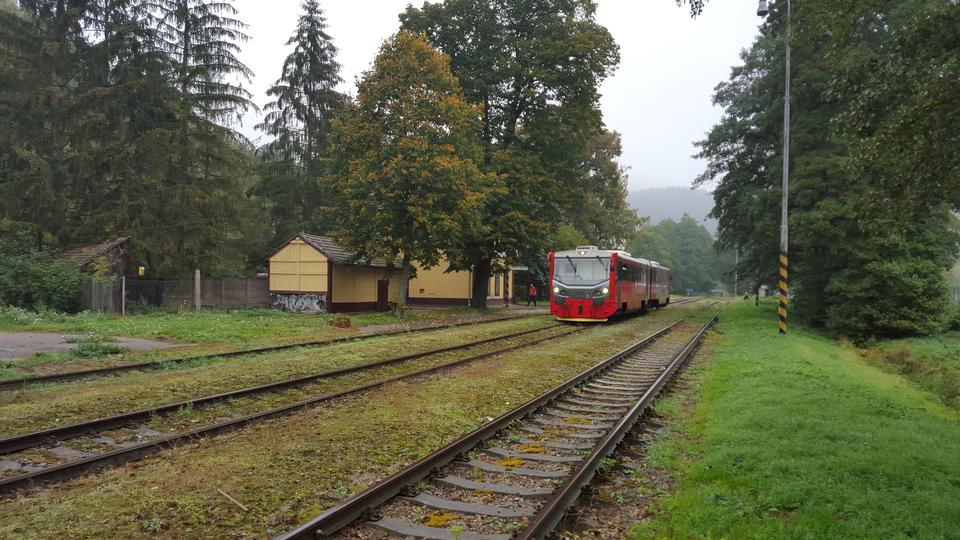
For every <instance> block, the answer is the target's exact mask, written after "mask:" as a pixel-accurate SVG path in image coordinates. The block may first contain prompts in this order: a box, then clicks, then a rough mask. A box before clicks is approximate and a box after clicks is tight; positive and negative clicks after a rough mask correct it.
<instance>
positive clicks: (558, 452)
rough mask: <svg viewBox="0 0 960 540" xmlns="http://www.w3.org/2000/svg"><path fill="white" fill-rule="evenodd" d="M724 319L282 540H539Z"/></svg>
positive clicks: (543, 404)
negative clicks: (339, 539) (379, 538)
mask: <svg viewBox="0 0 960 540" xmlns="http://www.w3.org/2000/svg"><path fill="white" fill-rule="evenodd" d="M717 321H718V316H717V315H715V316H714V317H712V318H711V319H710V321H708V322H707V323H706V324H704V325H703V326H701V327H699V328H697V327H692V326H691V325H687V324H684V323H683V322H682V321H679V322H677V323H674V324H672V325H669V326H667V327H664V328H661V329H660V330H658V331H657V332H655V333H653V334H652V335H650V336H648V337H647V338H645V339H643V340H641V341H639V342H637V343H634V344H633V345H631V346H630V347H628V348H627V349H625V350H624V351H622V352H620V353H618V354H616V355H614V356H612V357H610V358H608V359H606V360H604V361H603V362H600V363H599V364H597V365H596V366H594V367H592V368H590V369H588V370H586V371H584V372H583V373H581V374H580V375H578V376H576V377H574V378H572V379H570V380H569V381H567V382H565V383H563V384H561V385H559V386H557V387H556V388H554V389H552V390H550V391H548V392H546V393H545V394H543V395H541V396H540V397H538V398H535V399H533V400H531V401H529V402H527V403H525V404H523V405H521V406H519V407H517V408H515V409H514V410H512V411H510V412H508V413H506V414H504V415H502V416H500V417H499V418H497V419H495V420H493V421H492V422H490V423H488V424H486V425H484V426H482V427H480V428H478V429H477V430H475V431H473V432H471V433H469V434H467V435H464V436H463V437H461V438H459V439H457V440H456V441H454V442H452V443H451V444H450V445H448V446H446V447H444V448H442V449H440V450H438V451H436V452H434V453H432V454H430V455H429V456H426V457H424V458H423V459H421V460H419V461H417V462H415V463H413V464H411V465H409V466H407V467H406V468H404V469H402V470H401V471H400V472H398V473H397V474H395V475H393V476H391V477H389V478H386V479H384V480H382V481H381V482H379V483H377V484H375V485H374V486H372V487H370V488H369V489H367V490H365V491H364V492H362V493H359V494H357V495H354V496H353V497H350V498H348V499H347V500H345V501H344V502H342V503H341V504H339V505H337V506H335V507H333V508H331V509H329V510H327V511H325V512H323V513H322V514H320V515H319V516H316V517H315V518H313V519H311V520H309V521H308V522H306V523H304V524H302V525H301V526H299V527H297V528H296V529H294V530H291V531H289V532H287V533H285V534H283V535H281V536H279V537H278V539H279V540H293V539H308V538H309V539H313V538H321V537H326V536H331V535H334V534H336V533H337V532H338V531H341V530H342V529H343V528H345V527H347V526H349V525H351V524H352V523H354V522H355V521H357V520H360V521H362V524H360V525H356V527H357V529H351V530H350V537H364V536H367V535H366V534H365V531H364V530H363V529H364V528H366V527H374V528H377V529H380V530H381V531H386V532H388V533H390V534H391V535H395V536H400V537H416V538H437V539H450V538H459V539H461V540H479V539H495V540H503V539H507V538H542V537H544V536H546V535H547V534H549V533H550V532H551V531H552V530H553V529H554V527H555V526H556V525H557V524H558V523H559V522H560V520H561V519H562V518H563V516H564V514H565V513H566V511H567V510H568V509H569V508H571V507H572V506H573V505H574V503H575V501H576V499H577V497H578V496H579V495H580V493H581V491H582V490H583V489H584V488H585V487H586V486H588V485H589V483H590V481H591V479H592V478H593V477H594V475H595V474H597V473H598V471H600V470H602V469H603V468H604V467H605V466H607V465H606V464H605V461H604V460H605V459H606V458H607V457H608V456H609V455H610V454H611V453H612V452H613V451H614V450H615V448H616V446H617V444H619V442H620V441H621V440H622V439H623V437H624V436H625V435H626V434H627V433H628V432H629V431H630V430H631V428H632V426H633V425H634V424H635V423H636V422H637V421H638V420H639V419H640V417H641V416H642V414H643V412H644V410H645V409H646V408H647V407H648V406H649V405H650V404H651V402H652V401H653V400H654V399H655V398H656V396H657V395H658V394H659V393H660V391H661V390H662V389H663V388H664V387H665V386H666V385H667V383H668V382H669V381H670V379H671V378H672V377H673V376H674V375H675V374H676V373H677V372H678V371H679V369H680V368H681V366H682V365H683V364H684V362H686V360H687V359H688V358H689V357H690V355H691V354H692V353H693V351H694V350H695V349H696V347H697V346H698V345H699V343H700V342H701V341H702V339H703V337H704V336H705V334H706V332H707V330H708V329H709V328H710V327H711V326H712V325H713V324H715V323H716V322H717ZM380 534H382V532H381V533H380Z"/></svg>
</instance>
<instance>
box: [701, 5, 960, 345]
mask: <svg viewBox="0 0 960 540" xmlns="http://www.w3.org/2000/svg"><path fill="white" fill-rule="evenodd" d="M894 4H896V3H894ZM853 9H857V8H853ZM841 12H842V10H841V11H838V12H837V13H836V16H837V17H841V16H842V15H841ZM816 20H817V15H815V12H814V10H809V9H808V10H798V11H797V12H796V13H795V14H794V19H793V24H794V26H795V27H796V28H805V27H807V26H809V25H812V24H815V22H816ZM783 23H784V13H783V11H782V10H781V9H779V6H778V5H774V9H773V10H772V11H771V16H770V19H769V21H768V22H767V23H766V24H765V25H764V26H763V28H762V30H761V36H760V37H759V38H758V40H757V42H756V43H755V44H754V45H753V47H752V48H751V49H750V50H749V51H747V52H746V53H745V54H744V57H743V58H744V65H743V66H738V67H737V68H735V69H734V71H733V75H732V76H731V79H730V81H729V82H727V83H723V84H721V85H720V86H718V89H717V93H716V96H715V102H716V103H718V104H720V105H722V106H723V107H724V109H725V115H724V117H723V119H722V120H721V122H720V123H719V124H718V125H717V126H715V127H714V128H713V129H712V130H711V131H710V133H709V134H708V136H707V139H706V140H704V141H702V142H701V143H699V145H700V147H701V149H702V152H701V157H704V158H706V159H707V160H708V168H707V171H706V172H705V173H704V175H703V176H701V178H700V179H699V180H700V181H701V182H705V181H718V184H717V187H716V190H715V192H714V197H715V201H716V205H715V207H714V210H713V215H714V216H715V217H717V218H718V220H719V222H720V225H719V237H720V244H721V246H722V247H724V248H727V249H729V250H731V251H733V250H737V249H740V250H741V254H742V256H741V259H740V261H741V264H740V275H741V276H742V277H744V276H745V277H752V278H753V279H755V280H756V283H757V284H759V283H762V282H770V281H772V280H773V278H774V277H775V276H776V265H777V262H776V261H777V245H776V239H777V236H776V231H777V228H778V226H779V210H780V209H779V206H780V202H779V201H780V196H781V191H780V171H781V166H782V154H781V153H780V148H779V147H780V140H781V137H782V127H781V122H782V118H783V117H782V111H783V98H782V96H783V80H784V67H785V66H784V62H783V56H784V55H783V53H784V51H783V46H784V35H783V30H784V24H783ZM889 23H890V24H892V25H894V26H896V23H895V22H894V21H893V20H892V19H891V20H890V21H889ZM880 27H884V28H886V25H885V24H884V25H880ZM880 27H878V28H877V29H875V30H877V31H874V32H864V33H863V34H862V35H860V36H859V37H858V38H856V39H853V40H852V41H850V42H848V43H847V44H846V45H842V46H840V45H839V43H840V42H838V41H836V39H837V36H838V35H839V34H834V33H829V32H828V33H823V32H818V33H817V37H816V38H813V37H808V38H807V39H802V40H796V42H795V43H794V44H793V55H794V56H793V58H794V72H793V73H792V77H793V85H794V86H793V88H794V95H793V102H792V103H791V106H792V108H793V110H794V111H802V114H800V113H797V114H795V115H794V117H793V119H792V126H791V140H792V144H793V153H792V154H791V163H790V169H791V176H790V227H791V242H790V254H791V272H790V278H791V280H790V282H791V287H792V289H793V291H794V292H795V297H794V299H795V305H796V307H797V311H795V313H798V314H799V315H801V316H802V317H803V318H805V319H806V320H807V321H809V322H810V323H812V324H814V325H822V326H826V327H827V328H829V329H831V330H834V331H835V332H837V333H842V334H846V335H849V336H851V337H854V338H857V339H863V338H866V337H869V336H900V335H907V334H911V333H926V332H930V331H933V330H935V329H937V328H938V327H940V325H941V323H942V321H943V315H944V312H945V309H946V307H947V291H946V281H945V272H946V270H948V269H949V268H950V267H951V266H952V263H953V260H954V258H955V256H956V252H957V244H956V242H957V237H956V233H955V231H954V230H953V229H952V227H951V226H950V220H949V210H950V206H949V201H950V199H949V194H947V193H937V192H936V191H935V190H929V191H928V192H927V196H926V197H916V196H915V195H916V194H915V193H912V192H911V190H907V189H904V191H903V193H902V194H898V195H895V194H893V193H891V192H890V189H889V187H890V186H891V185H896V184H898V183H899V184H903V183H910V182H913V181H914V178H913V177H912V176H911V174H912V172H911V171H910V170H908V169H905V168H901V167H899V166H898V167H893V166H892V165H891V168H890V169H889V170H884V171H876V170H874V167H873V166H872V165H868V164H865V162H864V161H863V156H862V155H861V152H862V151H863V148H864V145H865V144H866V145H868V146H869V145H872V144H875V143H876V142H877V141H879V140H886V141H887V144H888V145H889V147H890V151H892V152H899V151H900V150H901V149H903V148H905V147H921V146H922V147H926V146H928V145H935V144H936V143H935V142H931V141H928V140H927V138H928V137H927V134H921V133H919V132H914V131H913V130H909V131H908V132H901V133H900V134H899V135H897V136H892V135H891V138H888V139H884V138H877V139H874V138H873V137H875V135H876V134H873V135H871V134H870V133H869V132H861V131H859V128H857V127H856V124H857V123H856V122H855V121H852V120H851V119H852V118H855V117H858V116H859V115H860V114H862V113H863V108H862V103H861V102H860V98H861V97H862V96H858V95H855V94H846V93H843V92H838V91H837V88H838V87H837V85H838V84H840V83H842V82H843V77H844V76H845V75H844V74H845V73H847V71H846V70H847V69H849V68H851V65H849V64H848V62H853V63H854V64H856V62H857V61H856V60H855V59H856V58H858V57H859V56H860V54H862V53H863V52H864V51H865V50H869V51H871V52H870V55H871V56H872V55H873V54H874V53H876V54H878V55H879V57H884V56H889V55H894V56H895V55H896V54H898V53H896V52H895V51H897V47H896V46H895V42H896V39H897V37H896V36H895V35H894V34H887V33H886V30H880ZM837 47H839V48H837ZM830 51H832V52H830ZM827 52H830V54H825V53H827ZM839 58H844V60H838V59H839ZM835 62H839V64H836V63H835ZM874 65H879V64H874ZM872 70H873V68H871V69H870V71H872ZM904 84H911V83H904ZM875 91H876V92H881V93H884V94H885V95H887V96H888V97H889V102H888V103H886V104H885V107H886V108H887V109H888V110H899V108H900V107H901V106H902V105H904V104H905V103H909V102H912V101H913V97H912V96H909V95H907V94H906V93H901V94H897V93H887V92H886V90H885V89H881V88H877V89H874V90H870V91H868V92H867V95H868V96H869V95H871V94H872V93H873V92H875ZM932 95H933V94H932ZM943 107H945V109H944V111H945V112H946V111H947V110H948V109H949V106H948V104H943ZM851 122H853V125H851ZM929 125H930V126H931V129H932V133H933V134H936V133H937V128H935V126H937V125H939V120H938V119H937V120H934V119H930V124H929ZM881 131H884V130H881ZM877 159H878V160H880V161H881V162H882V161H883V159H884V158H879V157H878V158H877ZM951 159H952V158H951V157H947V158H945V159H944V160H943V163H945V164H946V165H947V167H946V169H944V170H943V171H941V173H937V172H936V171H935V169H936V167H927V166H923V167H920V168H918V169H917V171H918V175H919V176H918V180H919V181H921V182H923V181H924V180H921V179H923V178H926V179H928V180H929V182H931V183H930V184H927V185H936V184H935V181H936V179H937V178H938V174H945V175H947V176H946V177H944V178H940V180H939V181H941V182H949V180H948V178H949V175H950V174H951V172H950V171H949V170H948V169H949V167H950V166H951V165H950V164H951V163H952V161H951ZM891 182H893V183H891Z"/></svg>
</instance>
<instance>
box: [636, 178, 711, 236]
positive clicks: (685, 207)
mask: <svg viewBox="0 0 960 540" xmlns="http://www.w3.org/2000/svg"><path fill="white" fill-rule="evenodd" d="M627 204H629V205H630V208H633V209H634V210H636V211H637V214H639V215H641V216H650V222H651V223H652V224H654V225H656V224H657V223H659V222H660V221H662V220H664V219H672V220H674V221H679V220H680V218H682V217H683V214H684V213H687V214H689V215H690V217H692V218H693V219H695V220H697V221H699V222H701V223H703V226H704V227H706V228H707V230H709V231H710V233H711V234H716V233H717V222H716V221H715V220H713V219H707V214H709V213H710V210H711V209H713V194H712V193H710V192H709V191H703V190H701V189H690V188H685V187H668V188H652V189H640V190H636V191H631V192H630V193H629V194H628V195H627Z"/></svg>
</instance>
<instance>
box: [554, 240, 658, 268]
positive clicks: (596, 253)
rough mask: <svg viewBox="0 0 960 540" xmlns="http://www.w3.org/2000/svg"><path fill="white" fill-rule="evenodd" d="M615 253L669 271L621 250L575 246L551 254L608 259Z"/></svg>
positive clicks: (655, 262) (656, 263)
mask: <svg viewBox="0 0 960 540" xmlns="http://www.w3.org/2000/svg"><path fill="white" fill-rule="evenodd" d="M614 253H616V254H617V255H618V256H619V257H621V258H625V259H629V260H631V261H633V262H636V263H640V264H646V265H650V266H654V267H657V268H663V269H664V270H668V271H669V270H670V269H669V268H667V267H666V266H663V265H662V264H660V263H658V262H657V261H651V260H648V259H644V258H642V257H634V256H633V255H631V254H630V253H629V252H627V251H623V250H622V249H599V248H597V246H577V247H576V248H575V249H568V250H565V251H555V252H554V253H553V256H554V257H561V258H562V257H600V258H602V259H603V258H609V257H610V256H611V255H613V254H614Z"/></svg>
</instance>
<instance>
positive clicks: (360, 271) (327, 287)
mask: <svg viewBox="0 0 960 540" xmlns="http://www.w3.org/2000/svg"><path fill="white" fill-rule="evenodd" d="M355 259H356V257H355V256H354V254H353V253H350V252H349V251H347V250H346V249H345V248H344V247H343V246H341V245H340V244H339V243H338V242H337V241H336V240H335V239H333V238H331V237H329V236H317V235H312V234H306V233H300V234H298V235H296V236H294V237H293V238H291V239H290V240H289V241H287V242H286V243H284V244H283V245H282V246H280V249H278V250H277V251H276V253H274V254H273V255H271V256H270V257H269V266H270V290H269V292H270V305H271V307H273V308H274V309H281V310H285V311H329V312H348V311H387V310H389V309H390V302H396V299H397V296H398V294H399V290H400V288H399V283H398V281H397V278H396V277H395V276H394V277H391V276H388V275H387V271H386V269H387V264H386V261H383V260H373V261H355Z"/></svg>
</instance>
